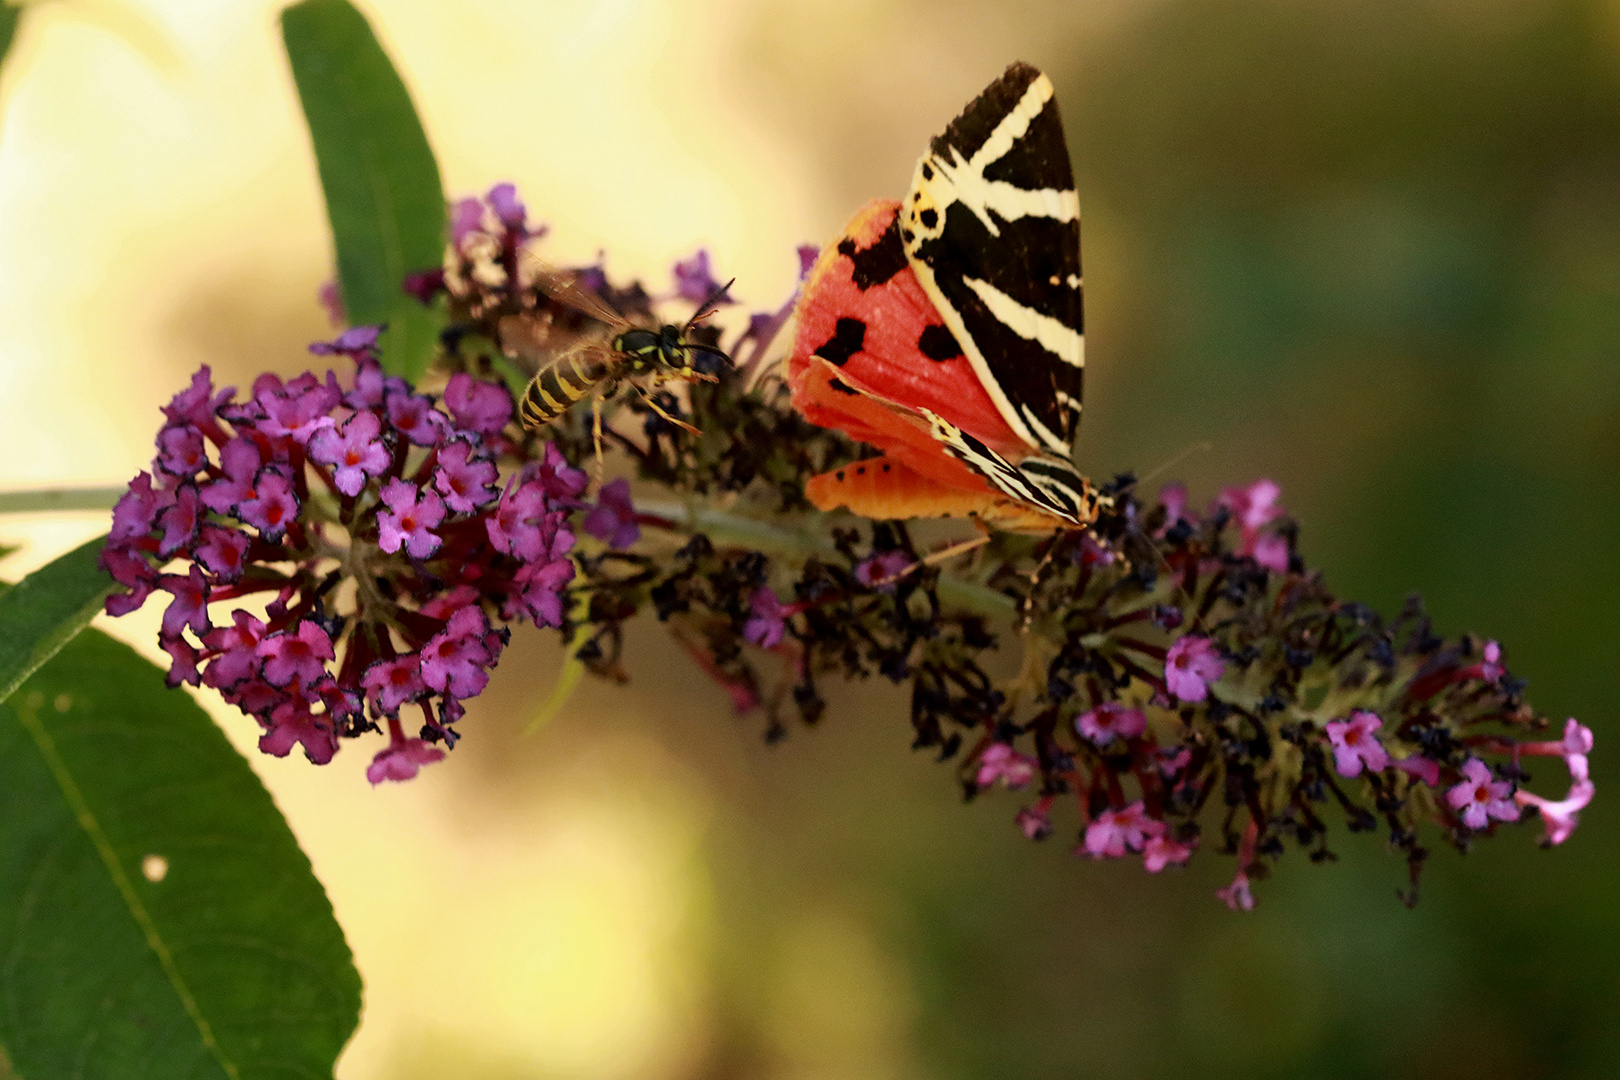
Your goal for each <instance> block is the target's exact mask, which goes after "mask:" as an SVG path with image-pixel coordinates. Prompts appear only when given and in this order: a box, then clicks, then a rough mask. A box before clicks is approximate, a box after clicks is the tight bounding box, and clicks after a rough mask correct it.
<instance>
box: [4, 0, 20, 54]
mask: <svg viewBox="0 0 1620 1080" xmlns="http://www.w3.org/2000/svg"><path fill="white" fill-rule="evenodd" d="M20 18H22V8H19V7H11V6H9V5H0V62H3V61H4V60H5V58H6V55H7V54H8V53H10V52H11V42H12V40H13V39H14V38H16V36H17V20H18V19H20Z"/></svg>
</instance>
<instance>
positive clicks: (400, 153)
mask: <svg viewBox="0 0 1620 1080" xmlns="http://www.w3.org/2000/svg"><path fill="white" fill-rule="evenodd" d="M281 36H282V40H283V41H284V42H285V44H286V47H287V58H288V60H289V61H290V62H291V64H292V73H293V80H294V81H295V82H296V83H297V85H298V97H299V100H300V101H302V103H303V106H304V119H305V120H306V122H308V124H309V133H310V138H311V139H312V140H313V141H314V144H315V161H316V164H317V165H318V166H319V169H320V174H321V188H322V190H323V191H324V192H325V195H326V214H327V218H328V220H330V222H331V224H332V238H333V242H334V244H335V246H336V248H337V267H338V283H339V285H340V287H341V288H342V291H343V303H344V306H345V308H346V309H347V311H348V315H349V321H350V322H351V323H352V324H354V325H356V326H358V325H362V324H369V323H381V322H386V323H387V324H388V326H389V331H388V334H387V336H386V337H384V339H383V341H382V358H383V366H384V367H386V368H387V369H388V370H389V371H390V372H391V373H393V374H396V375H403V376H405V377H406V378H407V379H411V380H413V381H414V380H415V379H417V378H418V377H420V376H421V374H422V372H423V371H425V370H427V366H428V363H429V362H430V361H431V360H432V358H433V351H434V348H435V346H436V343H437V337H438V330H439V327H440V322H441V318H440V316H439V315H438V314H437V313H436V312H434V311H432V310H430V309H427V308H424V307H422V306H421V305H420V304H418V303H417V302H416V301H415V300H413V299H412V298H410V297H409V296H407V295H406V294H405V293H404V291H403V290H402V288H401V283H402V282H403V280H404V277H405V275H406V274H408V273H410V272H411V271H414V270H425V269H432V268H433V267H436V266H438V265H439V264H440V263H441V262H442V261H443V258H444V226H445V216H444V215H445V211H444V188H443V186H442V184H441V183H440V180H439V164H438V162H437V161H436V160H434V157H433V149H432V147H430V146H429V145H428V140H427V134H426V133H425V132H424V131H423V130H422V123H421V121H420V120H419V119H418V118H417V115H416V109H415V107H414V106H413V105H412V104H411V96H410V94H409V92H408V91H407V90H406V89H405V84H404V83H403V82H402V81H401V80H400V77H399V73H398V72H396V71H395V70H394V66H393V65H392V64H391V63H389V61H388V55H387V54H386V53H384V52H383V50H382V46H381V45H379V44H378V43H377V39H376V38H375V37H374V36H373V35H372V33H371V27H370V26H369V25H368V24H367V23H366V20H365V16H363V15H361V14H360V12H358V11H356V10H355V8H354V6H353V5H352V4H349V3H348V2H347V0H303V3H299V4H294V5H293V6H292V7H289V8H288V9H287V10H285V11H284V12H282V14H281Z"/></svg>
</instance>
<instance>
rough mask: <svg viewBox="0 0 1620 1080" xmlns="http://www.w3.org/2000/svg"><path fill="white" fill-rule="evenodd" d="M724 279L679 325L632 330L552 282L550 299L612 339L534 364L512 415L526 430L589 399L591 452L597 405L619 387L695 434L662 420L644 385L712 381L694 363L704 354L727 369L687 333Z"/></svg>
mask: <svg viewBox="0 0 1620 1080" xmlns="http://www.w3.org/2000/svg"><path fill="white" fill-rule="evenodd" d="M730 287H731V283H730V282H728V283H726V284H725V285H723V286H721V287H720V288H719V289H718V290H717V291H716V292H715V293H714V294H713V295H711V296H710V297H709V298H708V299H706V300H705V301H704V302H703V304H702V305H701V306H700V307H699V308H698V310H697V311H696V312H695V313H694V314H693V315H692V317H691V318H690V319H688V320H687V321H686V323H685V325H683V326H675V325H674V324H665V325H664V326H661V327H659V328H658V329H656V330H653V329H649V328H647V327H644V326H636V325H634V324H632V323H630V322H629V321H628V320H626V319H625V318H624V317H623V316H621V315H619V314H618V313H617V312H615V311H613V310H612V309H611V308H609V307H608V306H607V305H606V304H604V303H602V302H601V301H600V300H598V299H597V298H596V297H595V296H593V295H591V294H590V293H588V292H586V291H585V290H583V289H580V288H579V287H577V286H575V285H573V284H572V283H568V284H565V285H551V286H548V287H547V288H546V292H547V293H548V294H550V295H551V296H552V298H553V299H556V300H558V301H559V302H561V303H563V304H566V305H568V306H570V307H573V308H575V309H577V310H579V311H581V312H582V313H584V314H586V315H588V316H590V317H591V318H592V319H595V320H596V321H598V322H600V323H602V324H604V325H605V326H607V327H608V328H609V333H611V335H612V336H611V337H607V338H606V339H598V340H596V341H588V342H586V343H584V344H581V345H577V346H575V347H573V348H571V349H569V350H567V351H566V352H564V353H563V354H562V355H560V356H558V357H557V358H556V359H554V360H551V361H550V362H549V363H546V364H545V365H544V366H543V367H541V369H540V371H539V372H538V373H537V374H536V375H535V377H534V378H533V379H531V380H530V381H529V386H528V389H526V390H525V391H524V392H523V400H522V401H520V402H519V403H518V416H519V418H520V419H521V420H522V421H523V425H524V426H525V427H528V428H539V427H544V426H545V425H547V424H550V423H552V422H553V421H555V420H556V419H557V418H558V417H560V416H562V414H563V413H565V412H567V411H568V410H569V409H571V408H572V407H573V406H575V405H577V404H579V403H580V402H581V401H584V400H585V399H586V398H591V399H592V402H591V404H592V410H593V413H594V427H595V434H596V444H597V453H598V456H600V453H601V443H602V413H601V403H602V401H603V400H604V399H607V398H611V397H612V396H613V395H614V394H615V393H617V392H618V390H619V387H620V385H621V384H629V385H630V386H632V387H634V388H635V390H636V392H637V393H639V394H640V395H641V396H642V398H643V400H645V401H646V402H647V405H648V407H649V408H651V409H652V410H653V412H655V413H657V414H658V415H659V416H661V417H663V418H664V419H665V420H668V421H669V422H670V423H672V424H675V425H677V426H678V427H681V428H684V429H685V430H687V431H690V432H692V433H693V434H697V433H698V432H697V429H696V428H694V427H692V425H690V424H688V423H686V422H684V421H682V420H679V419H677V418H676V417H673V416H671V415H669V413H668V412H666V411H665V410H664V409H663V408H662V407H661V406H659V404H658V403H657V402H656V401H654V400H653V398H652V395H651V394H650V393H649V392H648V389H649V388H656V387H658V386H661V385H662V384H664V383H667V382H690V381H693V380H700V381H704V382H714V381H715V376H714V375H712V374H710V373H708V372H704V371H701V370H699V368H698V365H697V358H698V356H700V355H703V354H707V355H710V356H715V357H718V358H719V359H720V361H721V362H723V363H727V364H729V363H730V362H731V358H730V357H729V356H727V355H726V354H725V353H724V352H723V351H721V350H720V349H717V348H715V347H714V346H712V345H704V344H702V343H700V342H696V341H692V340H691V339H690V337H689V335H690V334H691V331H692V328H693V327H694V326H696V325H697V324H698V323H699V322H701V321H702V320H703V319H705V318H707V317H708V316H709V315H711V314H712V313H713V312H714V309H715V308H716V307H717V306H718V304H719V302H720V300H721V299H722V298H723V297H724V296H725V294H726V290H727V289H729V288H730Z"/></svg>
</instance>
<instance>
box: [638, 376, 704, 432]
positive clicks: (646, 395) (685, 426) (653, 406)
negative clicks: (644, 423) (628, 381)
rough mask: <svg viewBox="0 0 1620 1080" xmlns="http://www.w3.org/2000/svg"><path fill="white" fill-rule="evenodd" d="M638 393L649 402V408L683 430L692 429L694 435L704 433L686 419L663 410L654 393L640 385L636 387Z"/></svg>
mask: <svg viewBox="0 0 1620 1080" xmlns="http://www.w3.org/2000/svg"><path fill="white" fill-rule="evenodd" d="M636 393H638V394H640V395H641V399H642V400H643V401H645V402H646V403H647V408H649V409H651V410H652V411H653V412H655V413H657V414H658V415H659V416H662V417H663V418H664V419H665V420H668V421H669V422H670V423H672V424H674V425H675V426H676V427H678V428H681V429H682V430H685V431H690V432H691V433H692V434H693V435H701V434H703V432H701V431H699V430H698V429H697V428H695V427H693V426H692V425H691V424H688V423H687V422H686V421H685V420H677V419H676V418H675V417H673V416H671V415H669V413H667V412H665V411H664V410H663V407H662V406H660V405H659V404H658V402H656V401H654V400H653V399H652V395H651V394H649V393H647V391H645V390H643V389H642V388H641V387H639V386H638V387H636Z"/></svg>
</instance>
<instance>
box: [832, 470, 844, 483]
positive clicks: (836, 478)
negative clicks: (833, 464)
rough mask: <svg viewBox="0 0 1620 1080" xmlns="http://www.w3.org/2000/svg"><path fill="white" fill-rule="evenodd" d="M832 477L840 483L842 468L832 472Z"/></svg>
mask: <svg viewBox="0 0 1620 1080" xmlns="http://www.w3.org/2000/svg"><path fill="white" fill-rule="evenodd" d="M833 479H834V480H837V481H838V482H839V483H840V484H842V483H843V482H844V470H843V469H839V470H838V471H837V472H835V473H833Z"/></svg>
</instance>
